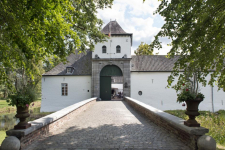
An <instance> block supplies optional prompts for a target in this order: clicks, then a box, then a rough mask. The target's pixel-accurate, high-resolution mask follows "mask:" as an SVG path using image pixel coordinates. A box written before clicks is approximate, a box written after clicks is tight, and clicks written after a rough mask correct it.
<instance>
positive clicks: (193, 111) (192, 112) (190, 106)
mask: <svg viewBox="0 0 225 150" xmlns="http://www.w3.org/2000/svg"><path fill="white" fill-rule="evenodd" d="M202 101H203V99H201V98H196V99H195V100H186V101H185V102H186V104H187V109H186V112H185V114H186V115H188V117H189V119H188V120H187V121H184V125H186V126H188V127H200V124H199V123H198V122H197V121H196V120H195V117H196V116H199V115H200V113H199V112H198V106H199V104H200V103H201V102H202Z"/></svg>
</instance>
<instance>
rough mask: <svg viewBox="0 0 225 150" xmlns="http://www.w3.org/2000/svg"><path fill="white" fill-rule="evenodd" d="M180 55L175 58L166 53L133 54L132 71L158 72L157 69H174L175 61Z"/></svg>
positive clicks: (165, 70)
mask: <svg viewBox="0 0 225 150" xmlns="http://www.w3.org/2000/svg"><path fill="white" fill-rule="evenodd" d="M178 58H179V56H175V57H174V58H171V59H169V58H166V55H146V56H140V55H139V56H136V55H133V56H132V59H131V71H133V72H135V71H136V72H151V71H152V72H154V71H155V72H157V71H164V72H167V71H172V70H173V67H174V63H175V62H176V61H177V60H178Z"/></svg>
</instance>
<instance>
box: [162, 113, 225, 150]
mask: <svg viewBox="0 0 225 150" xmlns="http://www.w3.org/2000/svg"><path fill="white" fill-rule="evenodd" d="M165 112H167V113H169V114H172V115H174V116H177V117H179V118H182V119H185V120H187V119H188V116H187V115H186V114H185V110H167V111H165ZM199 112H200V114H201V115H200V116H198V117H196V120H197V121H198V122H199V123H200V124H201V126H202V127H205V128H208V129H209V133H207V135H210V136H212V137H213V138H214V139H215V140H216V143H217V149H221V150H222V149H225V110H220V111H218V112H216V113H211V112H209V111H199Z"/></svg>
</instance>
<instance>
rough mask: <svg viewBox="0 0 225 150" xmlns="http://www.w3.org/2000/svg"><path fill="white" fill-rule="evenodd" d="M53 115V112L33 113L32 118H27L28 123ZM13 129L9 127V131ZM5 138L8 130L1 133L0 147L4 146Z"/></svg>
mask: <svg viewBox="0 0 225 150" xmlns="http://www.w3.org/2000/svg"><path fill="white" fill-rule="evenodd" d="M51 113H53V112H41V113H31V114H30V117H29V118H27V121H33V120H36V119H39V118H41V117H44V116H47V115H49V114H51ZM12 128H13V126H11V127H9V128H8V129H7V130H9V129H12ZM5 137H6V130H5V131H0V146H1V144H2V141H3V140H4V139H5Z"/></svg>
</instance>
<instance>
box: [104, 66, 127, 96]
mask: <svg viewBox="0 0 225 150" xmlns="http://www.w3.org/2000/svg"><path fill="white" fill-rule="evenodd" d="M119 76H120V77H121V76H123V73H122V71H121V69H120V68H119V67H118V66H116V65H107V66H105V67H103V68H102V70H101V72H100V98H101V99H102V100H111V96H112V88H111V84H112V77H119Z"/></svg>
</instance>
